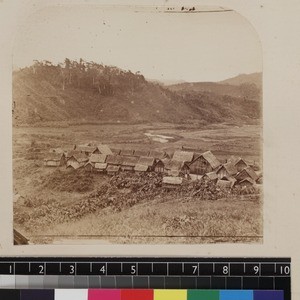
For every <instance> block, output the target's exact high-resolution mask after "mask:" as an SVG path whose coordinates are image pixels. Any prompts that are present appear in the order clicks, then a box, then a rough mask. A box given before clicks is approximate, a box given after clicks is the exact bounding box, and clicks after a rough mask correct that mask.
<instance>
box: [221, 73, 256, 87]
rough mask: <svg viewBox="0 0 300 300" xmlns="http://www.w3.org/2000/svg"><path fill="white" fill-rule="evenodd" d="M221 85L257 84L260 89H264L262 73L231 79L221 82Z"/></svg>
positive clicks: (241, 75)
mask: <svg viewBox="0 0 300 300" xmlns="http://www.w3.org/2000/svg"><path fill="white" fill-rule="evenodd" d="M219 83H221V84H230V85H241V84H245V83H247V84H255V85H256V86H257V87H258V88H261V87H262V73H252V74H240V75H238V76H235V77H233V78H229V79H226V80H223V81H220V82H219Z"/></svg>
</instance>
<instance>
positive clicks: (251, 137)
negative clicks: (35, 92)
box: [13, 123, 262, 243]
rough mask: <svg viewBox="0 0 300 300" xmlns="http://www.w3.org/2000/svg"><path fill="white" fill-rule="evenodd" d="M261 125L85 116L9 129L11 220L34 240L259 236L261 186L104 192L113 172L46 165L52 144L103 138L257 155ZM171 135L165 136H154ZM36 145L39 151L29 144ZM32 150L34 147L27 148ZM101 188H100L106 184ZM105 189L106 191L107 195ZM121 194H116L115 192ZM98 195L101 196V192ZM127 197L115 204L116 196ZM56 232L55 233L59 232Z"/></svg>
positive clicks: (128, 144) (125, 144) (123, 144)
mask: <svg viewBox="0 0 300 300" xmlns="http://www.w3.org/2000/svg"><path fill="white" fill-rule="evenodd" d="M260 132H261V129H260V126H259V125H242V126H237V125H234V124H218V125H209V126H203V127H201V128H199V126H198V125H196V124H195V125H178V124H165V123H161V124H151V123H149V124H143V125H141V124H127V125H124V124H101V125H100V124H86V125H73V126H60V127H16V128H14V129H13V175H14V193H15V194H16V195H18V196H19V197H20V198H19V200H18V201H17V202H15V203H14V216H15V219H14V226H15V227H16V228H18V229H20V230H21V231H22V232H24V234H25V235H26V236H28V237H29V238H30V240H31V241H32V242H33V243H53V242H55V241H57V239H59V240H60V242H63V241H62V240H61V239H64V238H65V239H72V238H80V239H84V238H86V239H97V240H98V241H101V242H105V243H107V242H108V243H210V242H261V241H262V201H261V199H260V194H259V193H256V194H254V195H238V194H234V195H228V196H224V195H222V197H221V196H220V198H219V199H218V200H207V199H206V200H203V199H201V198H199V197H198V198H193V197H191V196H190V195H187V194H180V193H178V195H176V193H169V194H168V193H163V194H162V193H161V192H160V191H161V190H160V189H157V190H155V192H151V193H148V194H147V197H144V195H140V194H137V196H136V198H135V199H138V200H137V201H135V200H134V201H133V197H132V195H133V194H132V190H130V189H122V190H119V191H117V192H116V193H115V194H114V195H110V194H109V195H108V194H105V199H108V201H107V202H105V203H104V204H103V203H102V202H101V201H102V200H103V197H104V196H103V197H102V198H101V197H100V198H101V199H102V200H101V199H100V198H97V195H95V194H97V193H102V192H103V191H105V193H108V192H107V186H108V185H109V180H110V177H108V176H103V175H99V174H93V175H86V174H84V173H80V174H75V175H74V174H73V175H72V174H68V173H66V172H65V170H64V169H61V170H60V171H58V170H56V171H55V169H53V168H45V167H44V166H43V164H42V163H43V158H44V156H45V154H46V153H47V152H48V151H49V148H56V147H61V146H63V145H68V144H69V145H71V144H84V143H103V144H108V145H109V146H110V147H112V148H122V149H136V150H138V149H143V150H149V149H153V150H158V149H162V150H165V151H167V152H168V153H170V154H171V153H173V151H174V150H175V149H180V148H181V147H182V146H183V145H184V146H186V145H188V146H190V147H195V148H198V149H199V150H203V151H206V150H211V151H212V152H213V153H214V154H215V155H216V156H217V157H218V158H219V159H220V160H221V161H224V160H225V158H226V157H229V156H230V155H239V156H241V157H243V158H245V159H246V160H247V161H249V162H253V161H255V162H258V163H261V154H260V152H261V149H260V145H261V136H260ZM145 133H150V134H152V135H163V136H168V137H171V139H169V140H168V142H166V143H161V142H159V141H155V140H154V139H153V138H151V136H149V135H148V136H147V135H145ZM33 148H36V149H38V151H36V152H34V151H33V152H30V151H29V149H33ZM31 151H32V150H31ZM103 193H104V192H103ZM106 195H108V196H107V197H106ZM116 195H118V196H116ZM99 199H100V200H101V201H100V200H99ZM120 199H121V200H122V201H123V202H125V203H126V205H119V202H121V200H120ZM59 237H60V238H59Z"/></svg>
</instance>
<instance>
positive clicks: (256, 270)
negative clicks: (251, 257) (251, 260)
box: [253, 266, 259, 275]
mask: <svg viewBox="0 0 300 300" xmlns="http://www.w3.org/2000/svg"><path fill="white" fill-rule="evenodd" d="M253 270H254V273H255V275H257V274H258V272H259V266H254V267H253Z"/></svg>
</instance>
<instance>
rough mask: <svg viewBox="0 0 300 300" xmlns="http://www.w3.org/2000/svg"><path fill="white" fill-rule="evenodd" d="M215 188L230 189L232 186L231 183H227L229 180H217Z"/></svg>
mask: <svg viewBox="0 0 300 300" xmlns="http://www.w3.org/2000/svg"><path fill="white" fill-rule="evenodd" d="M217 186H218V187H220V188H221V189H231V188H232V186H233V183H232V181H229V180H223V179H219V180H218V181H217Z"/></svg>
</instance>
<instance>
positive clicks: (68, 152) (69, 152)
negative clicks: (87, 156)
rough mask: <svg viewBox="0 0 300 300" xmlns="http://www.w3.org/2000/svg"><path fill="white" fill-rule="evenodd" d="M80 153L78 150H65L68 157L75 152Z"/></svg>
mask: <svg viewBox="0 0 300 300" xmlns="http://www.w3.org/2000/svg"><path fill="white" fill-rule="evenodd" d="M80 153H81V152H80V151H78V150H70V151H67V152H66V157H67V158H69V157H71V156H73V155H75V154H80Z"/></svg>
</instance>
